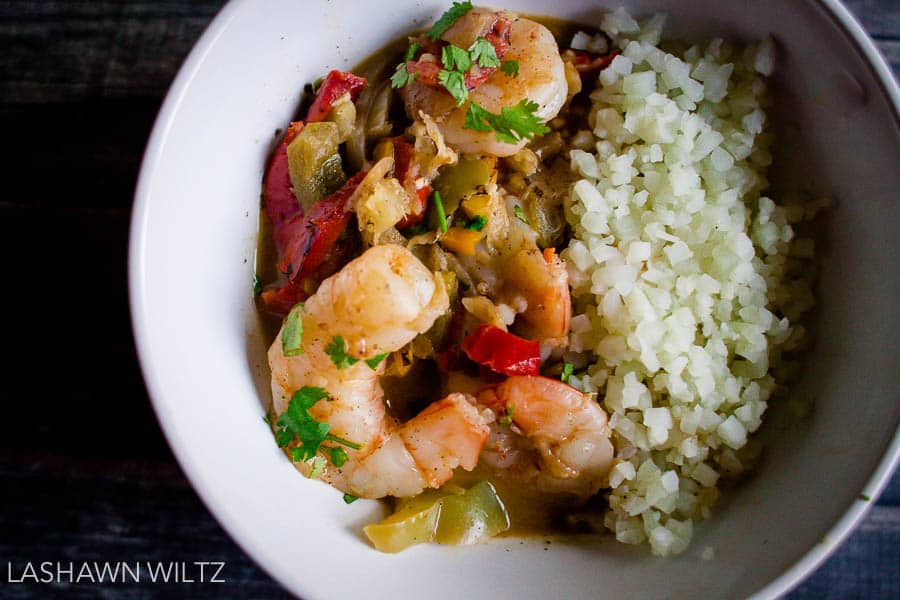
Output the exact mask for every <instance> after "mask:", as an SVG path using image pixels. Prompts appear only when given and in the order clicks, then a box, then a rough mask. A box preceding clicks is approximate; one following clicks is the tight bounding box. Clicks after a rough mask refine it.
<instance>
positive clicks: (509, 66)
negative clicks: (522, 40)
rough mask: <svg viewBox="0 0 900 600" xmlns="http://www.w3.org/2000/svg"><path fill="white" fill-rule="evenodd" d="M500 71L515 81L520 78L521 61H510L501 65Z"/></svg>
mask: <svg viewBox="0 0 900 600" xmlns="http://www.w3.org/2000/svg"><path fill="white" fill-rule="evenodd" d="M500 70H501V71H503V72H504V73H506V74H507V75H508V76H510V77H512V78H513V79H515V78H516V77H518V76H519V61H517V60H508V61H506V62H505V63H503V65H501V67H500Z"/></svg>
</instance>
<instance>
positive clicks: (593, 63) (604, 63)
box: [563, 49, 622, 75]
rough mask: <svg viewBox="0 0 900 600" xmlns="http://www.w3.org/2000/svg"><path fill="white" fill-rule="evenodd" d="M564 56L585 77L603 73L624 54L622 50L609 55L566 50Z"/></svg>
mask: <svg viewBox="0 0 900 600" xmlns="http://www.w3.org/2000/svg"><path fill="white" fill-rule="evenodd" d="M563 54H564V56H565V57H566V58H569V59H570V60H571V62H572V64H573V65H575V70H576V71H578V72H579V73H580V74H581V75H584V74H586V73H594V72H596V71H602V70H603V69H605V68H606V67H608V66H609V64H610V63H611V62H612V61H613V59H614V58H615V57H617V56H618V55H620V54H622V52H621V51H620V50H613V51H612V52H609V53H608V54H591V53H590V52H585V51H584V50H571V49H570V50H566V51H565V52H564V53H563Z"/></svg>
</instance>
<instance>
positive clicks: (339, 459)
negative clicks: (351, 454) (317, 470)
mask: <svg viewBox="0 0 900 600" xmlns="http://www.w3.org/2000/svg"><path fill="white" fill-rule="evenodd" d="M329 454H330V455H331V464H333V465H334V466H336V467H337V468H339V469H340V468H341V467H343V466H344V463H346V462H347V453H346V452H344V449H343V448H332V449H331V450H329Z"/></svg>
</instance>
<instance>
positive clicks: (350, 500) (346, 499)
mask: <svg viewBox="0 0 900 600" xmlns="http://www.w3.org/2000/svg"><path fill="white" fill-rule="evenodd" d="M357 500H359V498H357V497H356V496H354V495H352V494H344V503H345V504H353V503H354V502H356V501H357Z"/></svg>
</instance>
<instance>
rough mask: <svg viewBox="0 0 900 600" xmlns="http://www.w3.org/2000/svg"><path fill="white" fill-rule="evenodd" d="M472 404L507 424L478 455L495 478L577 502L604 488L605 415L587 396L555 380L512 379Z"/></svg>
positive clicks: (607, 457)
mask: <svg viewBox="0 0 900 600" xmlns="http://www.w3.org/2000/svg"><path fill="white" fill-rule="evenodd" d="M478 402H479V403H480V404H481V405H483V406H487V407H488V408H490V409H491V410H493V411H494V412H495V413H496V414H498V415H499V414H506V415H507V416H508V418H510V419H511V421H512V425H513V427H510V428H504V427H502V426H499V425H495V426H494V430H493V432H492V435H491V439H490V440H489V441H488V445H487V446H486V447H485V451H484V455H483V457H484V459H485V460H486V461H490V462H491V463H492V465H493V466H494V468H495V469H496V470H497V471H499V473H500V474H501V475H503V474H505V475H510V476H512V477H514V478H517V479H524V480H525V481H526V482H528V483H530V484H533V486H535V487H536V488H538V489H542V490H544V491H552V492H563V491H564V492H568V493H572V494H575V495H577V496H580V497H582V498H587V497H589V496H592V495H593V494H595V493H597V491H598V490H599V489H600V487H601V486H602V485H603V484H604V482H605V479H606V475H607V473H608V472H609V469H610V467H611V466H612V462H613V447H612V444H611V443H610V440H609V436H610V430H609V427H608V425H607V418H606V412H605V411H604V410H603V409H602V408H601V407H600V405H599V404H598V403H597V402H596V401H594V400H593V398H591V396H590V395H588V394H584V393H582V392H580V391H578V390H576V389H575V388H573V387H572V386H570V385H567V384H565V383H563V382H561V381H558V380H556V379H549V378H547V377H537V376H524V375H516V376H514V377H510V378H509V379H507V380H506V381H504V382H503V383H501V384H500V385H498V386H497V387H495V388H487V389H485V390H483V391H481V392H480V393H479V394H478ZM517 431H518V432H521V433H519V434H517ZM523 438H524V439H523ZM529 446H530V450H531V451H530V452H529V451H528V450H529Z"/></svg>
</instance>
